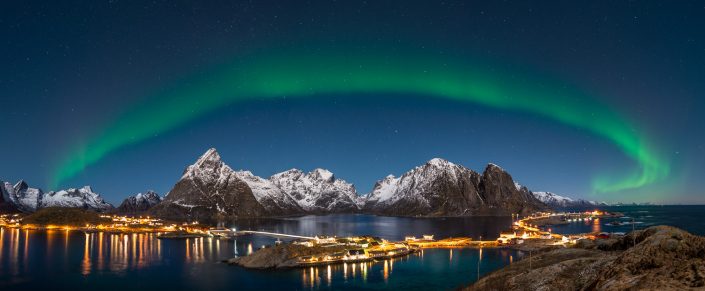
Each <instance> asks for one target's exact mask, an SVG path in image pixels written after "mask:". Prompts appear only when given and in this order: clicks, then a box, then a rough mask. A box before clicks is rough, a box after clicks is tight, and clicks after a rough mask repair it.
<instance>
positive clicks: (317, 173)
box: [310, 168, 335, 183]
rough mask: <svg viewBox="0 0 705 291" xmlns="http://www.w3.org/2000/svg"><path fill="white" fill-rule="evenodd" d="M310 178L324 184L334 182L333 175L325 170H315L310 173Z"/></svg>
mask: <svg viewBox="0 0 705 291" xmlns="http://www.w3.org/2000/svg"><path fill="white" fill-rule="evenodd" d="M310 175H311V177H313V178H314V179H318V180H323V181H326V182H329V183H331V182H333V181H334V180H335V175H333V173H331V172H330V171H328V170H326V169H321V168H317V169H315V170H313V171H311V173H310Z"/></svg>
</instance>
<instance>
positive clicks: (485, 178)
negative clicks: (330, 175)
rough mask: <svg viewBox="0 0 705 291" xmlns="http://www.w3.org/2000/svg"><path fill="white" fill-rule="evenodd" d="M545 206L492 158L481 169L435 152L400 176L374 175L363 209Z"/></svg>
mask: <svg viewBox="0 0 705 291" xmlns="http://www.w3.org/2000/svg"><path fill="white" fill-rule="evenodd" d="M545 208H546V206H545V205H544V204H543V203H541V202H540V201H538V200H537V199H535V198H534V197H533V196H531V195H530V192H529V191H528V189H526V188H517V187H516V185H515V184H514V181H513V180H512V178H511V176H510V175H509V174H508V173H507V172H505V171H504V170H503V169H502V168H500V167H498V166H496V165H494V164H489V165H488V166H487V168H486V169H485V172H484V173H483V174H482V175H480V174H478V173H476V172H474V171H472V170H470V169H468V168H465V167H463V166H460V165H456V164H453V163H451V162H449V161H446V160H443V159H439V158H435V159H432V160H430V161H428V162H427V163H425V164H424V165H421V166H418V167H415V168H414V169H412V170H410V171H408V172H406V173H405V174H403V175H402V176H401V177H398V178H396V177H394V176H392V175H390V176H387V177H386V178H385V179H383V180H380V181H378V182H377V183H376V184H375V186H374V189H373V190H372V192H371V193H370V194H369V195H368V196H367V198H366V201H365V205H364V211H366V212H371V213H376V214H385V215H413V216H465V215H487V214H509V213H529V212H533V211H536V210H540V209H545Z"/></svg>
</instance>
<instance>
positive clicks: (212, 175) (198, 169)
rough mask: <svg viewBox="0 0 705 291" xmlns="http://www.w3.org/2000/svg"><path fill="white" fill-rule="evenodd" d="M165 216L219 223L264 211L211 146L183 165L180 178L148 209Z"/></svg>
mask: <svg viewBox="0 0 705 291" xmlns="http://www.w3.org/2000/svg"><path fill="white" fill-rule="evenodd" d="M150 212H151V213H153V214H156V215H158V216H161V217H163V218H167V219H174V220H197V221H202V222H218V221H223V220H229V219H235V218H241V217H259V216H263V215H265V214H266V210H265V209H264V207H263V206H262V205H261V204H259V203H258V202H257V200H256V198H255V196H254V195H253V194H252V190H251V189H250V187H248V186H247V183H245V182H244V181H242V180H241V179H240V178H238V177H237V175H236V174H235V171H233V170H232V169H231V168H230V167H229V166H228V165H226V164H225V163H224V162H223V161H222V160H221V158H220V155H219V154H218V152H217V151H216V150H215V149H214V148H211V149H209V150H208V151H206V152H205V153H204V154H203V155H201V157H200V158H199V159H198V160H197V161H196V162H195V163H194V164H193V165H190V166H188V167H187V168H186V170H185V171H184V174H183V175H182V176H181V179H179V181H177V182H176V184H175V185H174V187H173V188H172V189H171V191H169V193H168V194H167V195H166V196H165V198H164V200H163V201H162V202H161V203H159V204H158V205H156V206H155V207H154V208H153V209H151V210H150Z"/></svg>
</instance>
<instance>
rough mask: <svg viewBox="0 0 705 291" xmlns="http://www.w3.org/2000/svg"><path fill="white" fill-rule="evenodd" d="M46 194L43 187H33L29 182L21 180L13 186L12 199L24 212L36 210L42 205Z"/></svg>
mask: <svg viewBox="0 0 705 291" xmlns="http://www.w3.org/2000/svg"><path fill="white" fill-rule="evenodd" d="M44 195H45V194H44V192H43V191H42V190H41V189H38V188H31V187H29V184H27V182H25V181H24V180H20V181H18V182H17V183H15V185H14V186H13V187H12V191H11V195H10V201H12V202H13V203H14V204H15V206H16V207H17V209H19V210H21V211H23V212H34V211H37V209H39V208H40V207H41V202H42V199H43V196H44Z"/></svg>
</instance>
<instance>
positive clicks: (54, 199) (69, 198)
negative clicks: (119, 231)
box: [40, 186, 113, 211]
mask: <svg viewBox="0 0 705 291" xmlns="http://www.w3.org/2000/svg"><path fill="white" fill-rule="evenodd" d="M40 205H41V206H40V208H46V207H75V208H83V209H92V210H95V211H106V210H110V209H112V208H113V206H112V205H110V203H108V202H105V200H103V198H102V197H100V194H98V193H95V192H93V189H91V187H90V186H84V187H83V188H78V189H76V188H70V189H67V190H59V191H56V192H54V191H52V192H49V193H46V194H44V195H43V196H42V198H41V201H40Z"/></svg>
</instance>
